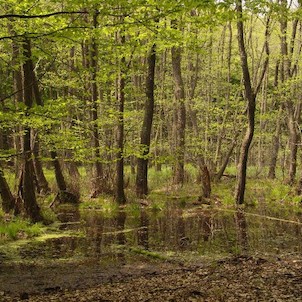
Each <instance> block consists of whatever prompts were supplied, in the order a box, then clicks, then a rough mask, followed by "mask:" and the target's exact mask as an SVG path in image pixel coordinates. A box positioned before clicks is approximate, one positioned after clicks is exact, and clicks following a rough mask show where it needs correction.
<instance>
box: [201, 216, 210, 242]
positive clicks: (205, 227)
mask: <svg viewBox="0 0 302 302" xmlns="http://www.w3.org/2000/svg"><path fill="white" fill-rule="evenodd" d="M211 219H212V218H211V215H210V214H209V213H205V214H204V215H203V216H202V225H201V226H202V231H203V240H204V241H209V238H210V236H211V225H212V221H211Z"/></svg>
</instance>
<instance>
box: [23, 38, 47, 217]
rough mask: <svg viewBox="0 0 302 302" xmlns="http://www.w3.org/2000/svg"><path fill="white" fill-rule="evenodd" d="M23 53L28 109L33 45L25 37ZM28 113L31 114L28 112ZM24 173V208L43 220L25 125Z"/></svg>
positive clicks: (27, 129) (31, 101)
mask: <svg viewBox="0 0 302 302" xmlns="http://www.w3.org/2000/svg"><path fill="white" fill-rule="evenodd" d="M23 55H24V58H25V62H24V64H23V91H24V104H25V106H26V111H27V110H28V109H30V108H31V107H32V104H33V93H32V92H33V83H34V80H35V79H34V78H33V70H32V61H31V47H30V40H29V39H28V38H25V39H24V44H23ZM26 115H29V114H28V112H26ZM22 151H23V156H24V163H23V173H22V188H21V192H20V193H21V194H20V195H21V196H22V199H23V202H24V209H25V212H26V215H27V216H28V217H29V218H30V219H31V221H33V222H37V221H42V220H43V218H42V216H41V213H40V208H39V206H38V203H37V200H36V195H35V185H34V169H33V160H32V152H31V129H30V127H28V126H26V127H24V135H23V150H22Z"/></svg>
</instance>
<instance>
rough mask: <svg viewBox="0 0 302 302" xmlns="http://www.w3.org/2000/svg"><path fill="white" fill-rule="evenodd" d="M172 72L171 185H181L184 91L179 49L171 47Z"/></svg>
mask: <svg viewBox="0 0 302 302" xmlns="http://www.w3.org/2000/svg"><path fill="white" fill-rule="evenodd" d="M171 52H172V72H173V79H174V97H175V100H176V114H175V118H176V120H175V130H176V131H175V136H176V137H175V139H176V141H175V156H176V163H175V165H174V171H173V183H174V184H180V185H182V184H183V183H184V172H185V171H184V161H185V158H184V157H185V127H186V107H185V90H184V84H183V79H182V73H181V48H180V47H176V46H174V47H172V51H171Z"/></svg>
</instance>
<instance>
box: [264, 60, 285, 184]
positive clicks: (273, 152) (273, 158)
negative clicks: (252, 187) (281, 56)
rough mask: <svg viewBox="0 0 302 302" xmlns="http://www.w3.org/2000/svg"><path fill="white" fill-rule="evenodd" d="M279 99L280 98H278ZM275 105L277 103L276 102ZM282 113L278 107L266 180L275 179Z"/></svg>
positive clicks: (277, 78)
mask: <svg viewBox="0 0 302 302" xmlns="http://www.w3.org/2000/svg"><path fill="white" fill-rule="evenodd" d="M279 65H280V62H279V60H278V61H277V63H276V67H275V79H274V86H275V87H276V88H277V87H278V85H279ZM279 97H281V96H279ZM276 103H277V102H276ZM282 113H283V107H282V105H279V111H278V116H277V125H276V130H275V133H274V135H273V138H272V148H271V152H270V154H271V155H270V163H269V171H268V178H270V179H275V178H276V166H277V159H278V153H279V146H280V134H281V124H282Z"/></svg>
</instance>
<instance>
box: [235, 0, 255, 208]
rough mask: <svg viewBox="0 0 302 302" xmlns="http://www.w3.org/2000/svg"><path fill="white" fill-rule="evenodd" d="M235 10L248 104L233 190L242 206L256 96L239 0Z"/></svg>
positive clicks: (253, 125)
mask: <svg viewBox="0 0 302 302" xmlns="http://www.w3.org/2000/svg"><path fill="white" fill-rule="evenodd" d="M236 10H237V14H238V21H237V31H238V45H239V51H240V58H241V66H242V73H243V80H244V90H245V97H246V99H247V102H248V110H247V114H248V125H247V129H246V133H245V136H244V138H243V141H242V144H241V149H240V157H239V163H238V175H237V185H236V189H235V200H236V203H237V204H243V203H244V193H245V185H246V170H247V161H248V154H249V148H250V145H251V142H252V139H253V136H254V128H255V108H256V95H255V94H254V92H253V90H252V86H251V78H250V72H249V67H248V62H247V53H246V49H245V43H244V29H243V20H242V18H243V16H242V1H241V0H239V1H237V4H236Z"/></svg>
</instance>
